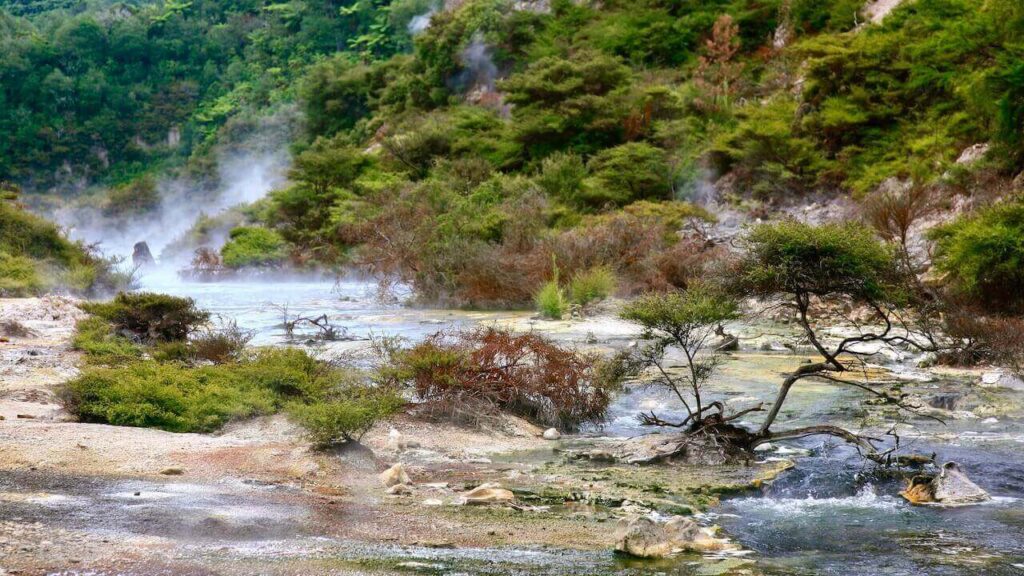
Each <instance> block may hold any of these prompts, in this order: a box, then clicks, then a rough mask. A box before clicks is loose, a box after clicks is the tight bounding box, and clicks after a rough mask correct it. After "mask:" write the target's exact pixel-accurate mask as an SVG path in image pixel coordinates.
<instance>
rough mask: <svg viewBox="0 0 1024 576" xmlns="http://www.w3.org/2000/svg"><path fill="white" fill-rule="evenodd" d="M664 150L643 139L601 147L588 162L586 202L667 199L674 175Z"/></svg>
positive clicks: (670, 191) (623, 202)
mask: <svg viewBox="0 0 1024 576" xmlns="http://www.w3.org/2000/svg"><path fill="white" fill-rule="evenodd" d="M665 158H666V156H665V151H664V150H662V149H660V148H655V147H654V146H651V145H650V144H645V143H642V142H630V143H628V144H623V145H621V146H616V147H615V148H608V149H606V150H602V151H600V152H598V153H597V154H595V155H594V157H593V158H591V159H590V161H589V162H587V168H588V169H589V170H590V174H591V176H590V178H588V179H587V181H586V185H585V186H584V188H583V191H582V197H583V200H584V202H585V203H586V204H587V205H590V206H593V207H598V208H600V207H603V206H605V205H607V204H612V205H616V206H624V205H626V204H629V203H631V202H635V201H637V200H667V199H669V197H670V196H671V193H672V175H671V171H670V169H669V166H668V162H667V161H666V159H665Z"/></svg>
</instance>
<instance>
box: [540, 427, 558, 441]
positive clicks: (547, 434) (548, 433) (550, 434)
mask: <svg viewBox="0 0 1024 576" xmlns="http://www.w3.org/2000/svg"><path fill="white" fill-rule="evenodd" d="M561 437H562V433H561V432H559V431H558V430H556V429H554V428H548V429H547V430H545V431H544V439H545V440H558V439H559V438H561Z"/></svg>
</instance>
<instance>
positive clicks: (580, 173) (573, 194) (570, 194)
mask: <svg viewBox="0 0 1024 576" xmlns="http://www.w3.org/2000/svg"><path fill="white" fill-rule="evenodd" d="M586 177H587V167H586V166H585V165H584V164H583V159H582V158H580V156H579V155H578V154H570V153H565V152H556V153H554V154H552V155H550V156H548V157H547V158H545V159H544V161H543V162H541V171H540V174H538V175H537V185H538V186H540V187H541V189H542V190H544V193H545V194H547V195H548V196H549V197H551V198H557V199H559V200H561V201H562V202H565V203H566V204H569V205H570V206H580V205H582V204H583V199H582V198H581V197H580V193H581V191H582V190H583V181H584V179H585V178H586Z"/></svg>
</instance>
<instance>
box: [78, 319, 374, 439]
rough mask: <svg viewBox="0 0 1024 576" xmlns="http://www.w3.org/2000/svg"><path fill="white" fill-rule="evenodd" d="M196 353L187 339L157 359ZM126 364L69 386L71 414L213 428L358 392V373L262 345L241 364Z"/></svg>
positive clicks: (164, 347)
mask: <svg viewBox="0 0 1024 576" xmlns="http://www.w3.org/2000/svg"><path fill="white" fill-rule="evenodd" d="M91 320H98V319H91ZM121 343H122V344H123V341H122V342H121ZM188 354H190V351H189V350H188V348H187V346H185V343H184V342H172V343H163V344H161V345H159V346H158V347H157V349H156V351H155V352H154V357H156V356H160V357H162V358H163V359H164V360H184V359H185V357H186V356H187V355H188ZM111 357H112V356H111ZM119 364H120V365H118V366H116V367H113V366H112V367H93V368H87V369H86V370H85V371H84V372H83V373H82V374H81V375H80V376H79V377H77V378H75V379H74V380H72V381H71V382H69V383H68V384H67V385H66V387H65V389H64V390H63V391H62V399H63V401H64V403H65V406H66V407H67V409H68V411H69V412H71V413H72V414H75V415H76V416H77V417H78V418H79V419H80V420H82V421H83V422H101V423H106V424H114V425H118V426H141V427H151V428H160V429H162V430H168V431H171V432H210V431H213V430H216V429H217V428H219V427H221V426H223V425H224V424H226V423H227V422H230V421H232V420H237V419H239V418H246V417H250V416H257V415H262V414H271V413H274V412H276V411H278V410H279V409H281V408H282V407H284V406H285V405H286V404H288V403H290V402H304V403H310V404H316V403H319V402H325V401H333V400H335V399H336V398H337V397H339V396H338V395H339V394H342V393H347V392H346V391H349V390H355V389H356V387H355V385H354V384H353V382H354V377H355V375H354V374H353V373H350V372H348V371H344V370H340V369H337V368H334V367H332V366H330V365H328V364H326V363H324V362H320V361H318V360H316V359H314V358H312V357H310V356H309V355H308V354H306V353H305V352H303V351H302V350H295V349H286V348H271V349H259V350H255V351H253V352H251V353H248V354H246V355H243V358H242V359H241V360H240V361H238V362H228V363H225V364H217V365H208V366H189V365H188V364H187V362H184V361H176V362H161V361H158V360H156V359H154V360H139V359H138V357H137V356H136V357H135V358H134V359H133V358H130V357H129V356H127V355H126V356H125V359H124V361H122V362H119ZM340 397H354V396H351V395H349V396H344V395H343V394H342V396H340Z"/></svg>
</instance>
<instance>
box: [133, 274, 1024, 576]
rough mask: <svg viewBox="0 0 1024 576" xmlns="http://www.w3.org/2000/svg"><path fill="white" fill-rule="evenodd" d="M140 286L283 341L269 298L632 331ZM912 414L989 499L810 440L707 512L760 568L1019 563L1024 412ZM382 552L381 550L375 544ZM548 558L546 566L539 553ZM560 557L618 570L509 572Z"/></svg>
mask: <svg viewBox="0 0 1024 576" xmlns="http://www.w3.org/2000/svg"><path fill="white" fill-rule="evenodd" d="M143 286H144V287H145V288H146V289H152V290H160V291H164V292H170V293H173V294H179V295H184V296H190V297H192V298H195V299H196V300H197V302H198V303H199V304H200V305H201V306H203V307H204V308H207V309H209V310H210V311H212V312H213V313H215V314H221V315H223V316H226V317H230V318H234V319H235V320H236V321H237V322H238V323H239V324H240V325H241V326H243V327H245V328H250V329H254V330H256V332H257V341H258V342H259V343H262V344H275V343H280V342H282V341H283V339H284V335H283V333H282V331H281V329H280V328H279V323H280V311H279V310H277V309H275V308H274V307H273V306H270V303H271V302H272V303H274V304H287V305H288V307H289V310H290V311H291V312H293V313H306V314H310V313H315V314H321V313H325V312H326V313H328V315H329V317H330V318H331V319H332V321H334V322H336V323H337V324H338V325H340V326H344V327H345V328H346V329H347V330H348V332H349V334H350V335H352V336H354V337H356V338H365V337H366V336H368V335H369V334H371V333H377V334H397V335H401V336H405V337H407V338H410V339H412V340H415V339H418V338H422V337H423V336H425V335H427V334H430V333H433V332H435V331H437V330H439V329H442V328H449V327H452V326H472V325H477V324H481V323H508V324H510V325H515V326H517V327H519V328H521V329H530V328H533V329H537V330H541V331H546V332H550V333H551V334H552V335H553V337H555V338H557V339H560V340H563V341H569V342H576V343H581V342H583V341H584V340H585V339H586V338H587V337H588V336H590V335H594V333H595V330H596V335H597V339H598V340H599V341H601V342H607V340H608V339H619V340H623V341H625V340H628V339H632V338H634V337H635V332H634V331H631V330H630V329H629V328H628V327H627V326H625V325H622V324H621V323H617V322H615V321H608V320H599V321H596V323H594V324H592V325H586V324H585V323H584V324H583V325H579V326H570V325H568V324H567V323H548V322H539V323H534V322H532V321H531V320H530V317H531V314H530V313H527V312H465V311H446V310H416V309H411V308H406V307H402V306H400V305H396V304H381V303H380V302H378V301H377V299H376V290H375V286H374V285H373V284H372V283H371V282H368V281H358V280H348V281H341V282H338V283H333V282H329V281H308V280H307V281H303V280H299V281H294V282H286V283H275V284H263V283H258V282H238V283H233V282H225V283H209V284H197V283H184V282H179V281H178V280H177V279H176V278H175V277H173V276H170V275H167V274H151V275H147V276H146V277H144V278H143ZM620 344H621V342H620ZM794 361H795V359H794V357H793V356H792V355H788V354H778V355H775V354H764V353H753V354H751V353H740V354H736V355H734V357H733V359H732V360H731V361H730V362H729V363H727V364H726V365H725V366H724V367H723V369H722V372H721V375H720V377H719V378H718V382H717V383H716V386H715V395H714V397H715V398H717V399H721V400H724V401H726V402H727V403H730V404H733V405H742V404H744V403H746V402H751V401H754V400H756V399H757V398H767V397H769V396H770V394H771V393H772V392H773V391H774V389H775V386H776V378H777V374H779V373H780V372H782V371H784V370H786V369H789V368H790V367H791V366H792V364H793V363H794ZM1020 396H1024V395H1022V394H1020V393H1018V394H1017V397H1018V400H1020ZM855 397H857V395H856V394H855V393H854V392H851V391H847V390H837V389H836V388H833V387H829V386H824V385H822V386H816V385H812V384H808V385H805V386H801V387H797V388H796V389H794V391H793V393H792V395H791V400H790V402H791V403H790V404H788V405H787V406H788V407H789V416H788V417H789V420H788V422H790V423H791V424H792V425H800V424H806V423H811V422H814V421H818V422H820V421H822V420H823V419H824V420H826V421H832V422H839V423H846V424H847V425H849V421H848V420H847V419H846V417H844V416H843V415H842V414H841V413H837V412H836V407H837V406H843V405H849V402H850V401H851V400H852V399H854V398H855ZM673 405H674V404H673V402H672V398H671V397H670V396H669V395H668V394H667V393H662V392H659V391H654V390H646V389H637V390H631V391H629V392H627V393H626V394H624V395H622V396H621V397H620V398H619V399H618V400H617V401H616V403H615V404H614V406H613V407H612V409H611V411H610V417H609V422H608V424H607V425H606V426H605V427H604V428H603V430H600V431H595V433H597V432H599V433H601V434H604V435H609V434H610V435H617V436H631V435H636V434H641V433H644V432H646V430H645V429H642V428H640V427H639V426H638V425H637V423H636V420H635V418H634V415H635V414H636V413H637V412H638V411H639V410H641V409H643V410H651V409H656V410H659V411H660V412H661V413H663V414H664V415H667V416H671V415H672V413H671V409H672V406H673ZM915 424H917V425H918V432H919V433H920V438H919V439H917V440H915V442H916V444H915V449H916V450H917V451H918V452H922V453H928V452H930V451H932V450H935V451H938V452H939V456H940V458H941V459H947V460H949V459H951V460H956V461H958V462H960V463H961V464H963V465H964V466H965V467H966V469H967V470H969V471H970V472H971V475H972V477H973V478H974V479H975V480H976V481H977V482H978V483H979V484H980V485H982V486H983V487H985V488H986V489H988V490H989V491H990V492H991V493H992V494H993V496H995V497H996V499H995V501H994V502H992V503H989V504H985V505H980V506H969V507H964V508H956V509H941V508H919V507H912V506H909V505H908V504H907V503H905V502H904V501H903V500H902V499H900V498H899V497H898V496H896V493H897V492H898V491H899V489H900V488H901V482H899V481H896V480H887V479H883V478H872V477H870V476H868V475H866V472H867V470H868V469H867V468H866V467H865V466H864V465H863V463H862V461H861V460H860V459H859V458H858V457H857V456H856V455H855V453H854V452H853V451H852V450H850V449H848V448H846V447H843V446H834V445H832V444H831V443H827V444H822V443H821V442H820V441H815V440H809V441H805V442H802V443H800V444H791V445H790V446H789V447H787V448H784V449H783V450H782V451H781V452H780V453H779V454H769V455H767V457H796V458H797V461H798V464H797V467H796V468H795V469H793V470H792V471H790V472H788V473H786V474H784V475H783V476H782V477H781V478H780V479H778V480H777V481H776V482H775V483H773V484H772V485H771V486H769V487H767V488H766V489H765V491H764V493H763V494H761V495H758V494H749V495H746V496H743V497H738V498H733V499H730V500H727V501H725V502H724V503H723V505H722V506H720V507H719V508H718V509H716V510H714V511H713V513H712V514H710V519H712V520H714V521H715V522H717V523H719V524H720V525H721V526H723V528H724V529H725V530H726V532H727V533H728V534H729V535H730V536H731V537H733V538H735V539H736V540H738V541H739V542H740V543H741V544H743V546H744V547H745V548H749V549H751V550H753V551H754V552H755V553H756V554H755V556H754V557H753V558H755V560H756V565H757V567H758V569H759V570H761V571H763V572H762V573H764V574H842V575H854V574H894V575H900V576H902V575H907V576H910V575H919V574H928V575H935V574H938V575H946V574H950V575H952V574H969V575H975V574H977V575H979V576H980V575H983V574H984V575H1002V574H1006V575H1010V574H1022V573H1024V568H1022V567H1024V508H1022V501H1021V500H1019V498H1021V496H1022V495H1024V458H1022V457H1021V451H1022V449H1024V423H1022V422H1021V421H1019V420H1003V421H1000V422H999V423H998V425H993V424H992V423H988V424H983V423H982V420H981V419H969V420H957V421H952V422H950V424H949V426H947V427H943V426H941V425H939V424H937V423H924V422H915ZM940 433H941V434H945V435H950V434H952V436H951V437H953V438H955V440H954V441H953V442H952V445H949V444H948V443H947V442H945V441H941V442H940V441H937V440H935V439H934V435H935V434H940ZM793 448H796V449H797V450H795V451H794V450H793ZM802 450H806V451H807V452H802ZM804 454H809V455H804ZM296 544H297V543H296ZM304 545H308V543H307V544H304ZM377 552H378V553H381V554H385V555H387V554H389V552H386V551H384V550H383V549H381V550H378V551H377ZM477 552H479V551H477ZM390 553H395V552H394V551H392V552H390ZM403 553H404V554H409V553H410V552H409V551H408V550H406V551H405V552H403ZM472 554H474V552H471V551H465V552H464V553H463V551H449V552H446V553H445V554H441V555H439V554H438V553H437V552H432V553H431V554H429V555H422V554H419V553H413V555H414V556H416V557H417V558H420V559H423V558H426V559H427V561H440V562H441V563H442V564H443V565H448V566H450V565H451V564H448V562H451V561H452V560H453V557H454V558H461V560H460V561H459V562H458V563H459V565H460V566H462V567H463V568H466V569H467V570H466V572H467V573H490V572H485V571H482V569H481V568H480V567H479V566H477V567H476V568H475V569H471V566H473V565H474V563H475V560H473V559H472ZM521 554H525V552H522V551H521V552H517V558H525V557H523V556H521ZM439 556H445V557H447V558H440V557H439ZM602 558H603V559H602ZM431 559H433V560H431ZM693 561H694V559H693V558H692V557H691V558H689V559H687V560H685V561H684V560H682V559H681V560H680V561H678V562H676V563H674V564H673V567H672V568H671V569H670V570H671V573H678V574H689V573H693V572H692V570H691V569H692V563H693ZM463 562H464V563H466V564H465V565H464V566H463V565H462V564H463ZM549 562H550V563H554V564H547V563H549ZM565 562H570V563H576V562H578V563H581V564H580V565H587V566H588V567H589V570H592V571H593V572H592V573H607V572H608V571H612V572H615V571H620V570H625V569H627V568H626V566H625V565H623V564H614V563H610V562H611V560H610V559H609V558H608V557H607V556H604V555H597V556H590V555H586V554H583V555H580V554H578V553H577V554H576V555H575V556H573V555H569V556H568V557H567V556H564V555H558V554H547V553H545V554H542V555H539V556H532V557H531V560H530V561H529V562H527V563H526V565H520V564H518V563H517V564H516V566H515V568H514V569H512V568H511V567H510V569H512V570H513V571H514V572H516V573H525V574H548V573H563V570H564V569H565V565H564V563H565ZM645 566H647V568H644V567H645ZM648 568H649V569H650V570H654V571H658V572H662V573H664V571H665V569H666V566H665V565H664V564H653V565H652V564H643V563H640V564H631V565H629V567H628V571H629V572H634V573H636V571H639V573H644V572H646V571H647V570H648ZM588 573H590V572H588Z"/></svg>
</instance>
